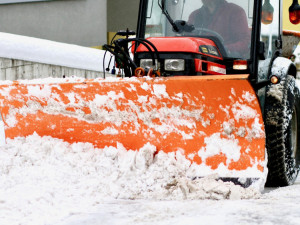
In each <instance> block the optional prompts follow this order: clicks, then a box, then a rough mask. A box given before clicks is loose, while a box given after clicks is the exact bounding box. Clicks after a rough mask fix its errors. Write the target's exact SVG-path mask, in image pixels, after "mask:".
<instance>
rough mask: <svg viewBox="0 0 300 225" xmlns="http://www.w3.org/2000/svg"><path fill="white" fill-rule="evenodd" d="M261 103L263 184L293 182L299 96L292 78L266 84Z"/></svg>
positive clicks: (298, 154)
mask: <svg viewBox="0 0 300 225" xmlns="http://www.w3.org/2000/svg"><path fill="white" fill-rule="evenodd" d="M266 93H267V94H266V104H265V129H266V148H267V153H268V169H269V172H268V177H267V182H266V186H270V187H281V186H288V185H291V184H293V183H294V182H295V180H296V178H297V176H298V172H299V164H300V149H299V143H298V140H300V139H299V134H300V132H299V131H300V129H299V128H300V126H299V124H300V117H299V115H300V95H299V89H298V87H297V86H296V82H295V78H294V77H292V76H290V75H288V76H287V77H286V78H285V79H283V80H282V81H281V82H280V83H279V84H276V85H270V86H268V87H267V92H266Z"/></svg>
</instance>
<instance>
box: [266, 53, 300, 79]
mask: <svg viewBox="0 0 300 225" xmlns="http://www.w3.org/2000/svg"><path fill="white" fill-rule="evenodd" d="M296 74H297V69H296V66H295V65H294V64H293V62H292V61H291V60H289V59H287V58H284V57H277V58H276V59H275V60H274V61H273V65H272V68H271V74H270V75H271V76H274V75H275V76H277V77H279V78H280V79H284V78H286V77H287V75H291V76H293V77H294V78H296Z"/></svg>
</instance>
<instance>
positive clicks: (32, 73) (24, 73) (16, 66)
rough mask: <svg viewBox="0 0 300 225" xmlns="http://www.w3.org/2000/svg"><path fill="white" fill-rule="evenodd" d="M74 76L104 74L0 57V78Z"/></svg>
mask: <svg viewBox="0 0 300 225" xmlns="http://www.w3.org/2000/svg"><path fill="white" fill-rule="evenodd" d="M73 76H76V77H83V78H88V79H92V78H99V77H103V76H104V75H103V73H102V72H98V71H91V70H84V69H76V68H70V67H65V66H57V65H50V64H45V63H37V62H30V61H25V60H18V59H8V58H3V57H0V80H24V79H25V80H31V79H38V78H47V77H55V78H64V77H73ZM106 76H111V74H108V73H107V74H106Z"/></svg>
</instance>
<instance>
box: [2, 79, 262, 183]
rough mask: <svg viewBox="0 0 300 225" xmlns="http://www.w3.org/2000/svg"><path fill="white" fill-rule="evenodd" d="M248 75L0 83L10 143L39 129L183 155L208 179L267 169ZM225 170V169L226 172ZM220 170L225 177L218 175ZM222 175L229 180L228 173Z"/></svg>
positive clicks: (71, 137) (257, 108)
mask: <svg viewBox="0 0 300 225" xmlns="http://www.w3.org/2000/svg"><path fill="white" fill-rule="evenodd" d="M247 78H248V76H247V75H232V76H231V75H226V76H197V77H172V78H130V79H129V78H126V79H117V78H116V79H107V80H84V81H82V80H81V81H78V82H74V81H72V82H71V81H69V82H68V81H66V80H63V82H62V83H51V84H49V83H45V84H29V83H22V82H13V83H12V84H2V85H0V109H1V115H2V119H3V122H4V127H5V135H6V137H7V138H15V137H18V136H28V135H31V134H33V133H34V132H36V133H37V134H38V135H40V136H44V135H48V136H52V137H55V138H60V139H63V140H65V141H67V142H70V143H74V142H90V143H92V144H93V145H94V146H95V147H98V148H104V147H105V146H116V144H117V143H121V144H122V145H123V146H124V147H125V148H126V149H128V150H130V149H131V150H138V149H140V148H141V147H143V146H144V145H145V144H147V143H150V144H152V145H154V146H156V148H157V151H164V152H166V153H169V152H177V151H178V150H179V151H180V152H181V153H182V154H183V155H185V157H186V158H187V159H189V160H190V161H191V162H194V163H196V164H198V165H199V166H202V168H203V170H202V172H203V175H206V173H207V174H209V173H211V172H212V171H217V172H218V171H226V174H225V175H224V176H227V177H230V176H236V175H237V174H238V176H239V173H240V174H242V172H243V171H247V174H248V175H249V173H250V172H249V171H252V172H253V171H254V172H253V173H252V175H251V176H254V177H256V176H259V175H258V174H261V173H262V172H263V170H264V167H263V166H264V162H265V134H264V127H263V119H262V114H261V110H260V105H259V102H258V99H257V97H256V95H255V92H254V90H253V88H252V87H251V84H250V83H249V81H248V79H247ZM223 168H226V170H224V169H223ZM220 173H222V172H220ZM222 176H223V175H222Z"/></svg>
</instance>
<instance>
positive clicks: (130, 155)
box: [0, 135, 260, 225]
mask: <svg viewBox="0 0 300 225" xmlns="http://www.w3.org/2000/svg"><path fill="white" fill-rule="evenodd" d="M155 151H156V149H155V147H154V146H152V145H150V144H147V145H145V146H144V147H143V148H141V149H140V150H139V151H138V152H135V151H127V150H125V149H124V147H123V146H121V145H119V146H117V148H114V147H107V148H105V149H95V148H93V146H92V145H91V144H88V143H76V144H68V143H66V142H63V141H62V140H59V139H53V138H51V137H39V136H38V135H32V136H29V137H27V138H16V139H14V140H8V143H7V145H6V146H4V147H1V149H0V183H1V188H0V224H10V225H13V224H30V225H34V224H39V225H40V224H49V223H53V222H55V221H59V220H60V219H62V218H64V217H66V216H70V215H73V214H76V213H79V212H91V211H93V209H94V208H95V207H96V206H97V205H98V204H100V203H101V202H103V201H105V199H110V198H118V199H156V200H182V199H217V200H219V199H249V198H258V197H260V193H259V191H257V190H255V189H251V188H248V189H244V188H242V187H240V186H236V185H234V184H232V183H224V182H222V181H217V180H216V177H215V176H211V177H207V178H203V179H196V180H191V179H189V178H188V177H187V176H186V174H187V173H188V170H189V167H190V162H189V161H188V160H186V159H185V158H184V157H183V156H182V155H181V154H180V153H179V152H178V153H176V154H165V153H163V152H159V153H158V154H154V153H155ZM154 155H155V157H154Z"/></svg>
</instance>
